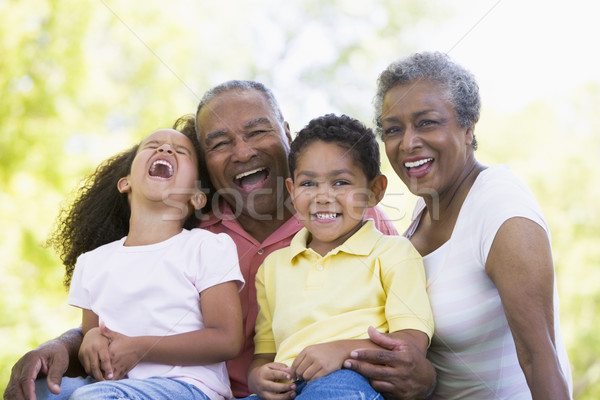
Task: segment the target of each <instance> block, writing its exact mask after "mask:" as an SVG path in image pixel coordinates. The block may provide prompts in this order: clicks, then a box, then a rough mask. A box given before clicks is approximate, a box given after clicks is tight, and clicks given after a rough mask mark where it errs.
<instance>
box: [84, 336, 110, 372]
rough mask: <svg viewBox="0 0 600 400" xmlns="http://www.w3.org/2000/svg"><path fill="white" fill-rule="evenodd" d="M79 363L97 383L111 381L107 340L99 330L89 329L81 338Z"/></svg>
mask: <svg viewBox="0 0 600 400" xmlns="http://www.w3.org/2000/svg"><path fill="white" fill-rule="evenodd" d="M79 361H80V362H81V365H83V368H84V369H85V372H86V373H87V374H88V375H91V376H93V377H94V379H95V380H97V381H104V380H110V379H113V376H114V375H113V369H112V366H111V359H110V354H109V351H108V339H107V338H106V337H104V336H102V334H101V333H100V328H92V329H90V330H89V331H88V332H87V333H86V334H85V336H84V337H83V342H82V343H81V347H80V348H79Z"/></svg>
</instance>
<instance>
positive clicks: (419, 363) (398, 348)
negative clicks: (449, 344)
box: [344, 327, 435, 399]
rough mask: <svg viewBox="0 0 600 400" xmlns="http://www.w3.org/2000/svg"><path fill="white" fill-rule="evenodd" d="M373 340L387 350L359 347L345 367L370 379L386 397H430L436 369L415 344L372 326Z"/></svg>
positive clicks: (371, 336)
mask: <svg viewBox="0 0 600 400" xmlns="http://www.w3.org/2000/svg"><path fill="white" fill-rule="evenodd" d="M369 337H370V339H371V341H372V342H373V343H375V344H377V345H379V346H381V347H383V348H384V349H387V350H367V349H359V350H355V351H353V352H351V353H350V357H351V358H350V359H349V360H346V361H345V362H344V367H345V368H348V369H352V370H354V371H356V372H358V373H359V374H361V375H363V376H365V377H366V378H368V379H369V381H370V383H371V386H373V389H375V390H377V391H378V392H380V393H381V394H383V395H384V397H385V398H386V399H414V398H426V397H427V396H428V395H429V394H430V392H431V390H432V389H433V387H434V386H435V369H434V368H433V365H431V363H430V362H429V361H428V360H427V359H426V358H425V355H424V354H423V353H422V352H421V351H420V350H419V349H418V348H417V347H416V346H415V345H413V344H412V343H410V342H409V341H406V340H402V339H398V338H394V337H392V336H389V335H387V334H383V333H380V332H378V331H377V330H376V329H374V328H372V327H370V328H369Z"/></svg>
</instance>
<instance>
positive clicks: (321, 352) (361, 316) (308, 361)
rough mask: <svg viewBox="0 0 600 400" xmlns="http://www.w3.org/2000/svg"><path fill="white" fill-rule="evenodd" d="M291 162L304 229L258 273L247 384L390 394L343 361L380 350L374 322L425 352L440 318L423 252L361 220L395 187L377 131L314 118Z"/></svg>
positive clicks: (272, 389)
mask: <svg viewBox="0 0 600 400" xmlns="http://www.w3.org/2000/svg"><path fill="white" fill-rule="evenodd" d="M289 167H290V173H291V176H292V178H291V179H287V180H286V186H287V189H288V191H289V192H290V194H291V198H292V202H293V204H294V208H295V209H296V212H297V216H298V218H299V219H300V221H301V222H302V224H303V225H304V228H303V229H302V230H301V231H300V232H298V233H297V234H296V236H294V238H293V240H292V242H291V244H290V246H289V247H286V248H283V249H281V250H277V251H275V252H273V253H272V254H271V255H269V256H268V257H267V258H266V259H265V262H264V263H263V265H262V266H261V267H260V269H259V271H258V273H257V275H256V289H257V298H258V304H259V307H260V309H259V314H258V318H257V321H256V335H255V338H254V342H255V357H254V360H253V362H252V364H251V365H250V368H249V371H248V379H249V388H250V390H251V391H252V392H253V393H256V394H257V395H258V396H259V397H260V398H263V399H264V398H278V399H281V398H298V399H302V398H328V399H332V398H346V399H348V398H367V399H376V398H382V397H381V395H380V394H378V393H377V392H375V391H374V390H373V388H371V386H370V385H369V382H368V381H367V379H366V378H364V377H363V376H361V375H360V374H358V373H356V372H354V371H350V370H346V369H342V364H343V362H344V361H345V360H346V359H348V358H349V355H350V352H351V351H353V350H355V349H358V348H369V347H371V348H375V347H376V345H375V344H373V343H372V342H371V341H370V340H369V339H368V334H367V330H368V328H369V327H370V326H372V327H374V328H375V329H377V330H379V331H381V332H389V334H390V335H394V336H396V337H399V338H402V339H403V340H405V341H407V342H410V343H412V344H413V345H414V346H416V347H417V348H418V349H419V350H421V351H422V352H423V353H425V352H426V351H427V347H428V345H429V340H430V338H431V335H432V333H433V317H432V314H431V308H430V306H429V299H428V297H427V292H426V289H425V285H426V280H425V272H424V269H423V263H422V259H421V256H420V255H419V253H418V252H417V251H416V250H415V249H414V247H413V246H412V245H411V244H410V242H409V241H408V240H407V239H405V238H403V237H399V236H384V235H383V234H381V233H380V232H379V231H377V230H376V229H375V228H374V226H373V221H372V220H366V221H365V220H363V216H364V213H365V210H366V209H367V208H368V207H373V206H375V205H376V204H377V203H378V202H379V201H380V200H381V199H382V198H383V195H384V193H385V189H386V186H387V179H386V177H385V176H384V175H382V174H381V171H380V162H379V147H378V144H377V141H376V140H375V136H374V134H373V132H372V131H371V130H370V129H368V128H366V127H365V126H364V125H363V124H362V123H360V122H359V121H357V120H355V119H352V118H350V117H348V116H345V115H342V116H335V115H333V114H328V115H325V116H323V117H320V118H316V119H314V120H312V121H311V122H310V123H309V124H308V125H307V126H306V127H305V128H304V129H302V130H301V131H300V132H299V133H298V135H297V137H296V139H295V140H294V141H293V143H292V146H291V151H290V155H289ZM371 329H372V328H371ZM251 397H254V398H256V396H251Z"/></svg>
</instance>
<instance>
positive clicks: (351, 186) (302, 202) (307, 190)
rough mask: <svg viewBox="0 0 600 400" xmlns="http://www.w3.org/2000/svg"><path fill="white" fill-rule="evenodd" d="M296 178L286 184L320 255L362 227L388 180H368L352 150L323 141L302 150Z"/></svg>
mask: <svg viewBox="0 0 600 400" xmlns="http://www.w3.org/2000/svg"><path fill="white" fill-rule="evenodd" d="M293 178H294V179H293V181H292V179H288V180H286V186H287V188H288V191H289V192H290V195H291V197H292V202H293V204H294V208H295V209H296V213H297V216H298V218H299V219H300V221H301V222H302V224H303V225H304V226H305V227H306V228H307V229H308V230H309V232H310V233H311V236H312V239H311V241H310V243H308V244H307V245H308V247H310V248H312V249H313V250H315V251H316V252H318V253H319V254H321V255H324V254H326V253H327V252H329V251H330V250H332V249H334V248H336V247H337V246H339V245H341V244H342V243H344V242H345V241H346V239H348V238H349V237H350V236H352V235H353V234H354V233H355V232H356V231H357V230H358V229H360V227H361V226H362V219H363V216H364V214H365V210H366V209H367V207H373V206H375V205H376V204H377V203H378V202H379V200H380V199H381V197H383V192H385V183H387V181H386V179H385V176H383V175H379V176H378V177H376V178H375V179H373V180H372V181H371V182H369V181H368V179H367V177H366V175H365V174H364V172H363V170H362V167H361V166H360V165H359V164H358V163H357V162H356V161H355V160H354V159H353V157H352V153H351V152H350V151H349V150H347V149H345V148H343V147H341V146H339V145H338V144H337V143H326V142H323V141H321V140H317V141H315V142H312V143H310V144H308V145H307V146H306V147H304V148H303V149H302V150H301V152H300V154H299V155H298V157H297V161H296V170H295V171H294V177H293ZM382 181H385V182H384V183H383V186H382Z"/></svg>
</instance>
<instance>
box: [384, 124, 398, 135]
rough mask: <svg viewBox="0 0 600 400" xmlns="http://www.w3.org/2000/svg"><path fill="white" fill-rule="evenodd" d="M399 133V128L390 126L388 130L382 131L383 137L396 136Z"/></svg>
mask: <svg viewBox="0 0 600 400" xmlns="http://www.w3.org/2000/svg"><path fill="white" fill-rule="evenodd" d="M399 132H400V128H399V127H397V126H392V127H389V128H386V129H384V130H383V135H384V136H391V135H395V134H398V133H399Z"/></svg>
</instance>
